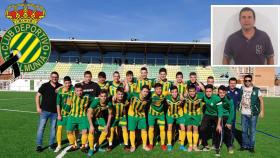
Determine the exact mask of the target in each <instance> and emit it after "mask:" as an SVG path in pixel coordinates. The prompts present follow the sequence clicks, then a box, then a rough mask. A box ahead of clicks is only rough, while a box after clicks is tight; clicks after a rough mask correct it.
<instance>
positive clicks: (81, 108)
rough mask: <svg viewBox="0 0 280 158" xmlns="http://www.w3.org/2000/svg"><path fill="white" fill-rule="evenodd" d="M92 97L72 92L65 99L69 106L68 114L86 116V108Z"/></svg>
mask: <svg viewBox="0 0 280 158" xmlns="http://www.w3.org/2000/svg"><path fill="white" fill-rule="evenodd" d="M91 100H92V97H90V96H89V94H84V95H82V96H81V97H79V96H77V95H76V94H75V92H72V94H71V96H70V97H68V99H67V105H68V106H71V110H70V114H69V116H73V117H84V116H86V109H87V108H88V106H89V103H90V102H91Z"/></svg>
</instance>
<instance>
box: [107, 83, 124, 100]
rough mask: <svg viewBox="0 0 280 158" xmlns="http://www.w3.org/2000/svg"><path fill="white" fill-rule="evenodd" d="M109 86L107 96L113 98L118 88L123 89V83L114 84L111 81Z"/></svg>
mask: <svg viewBox="0 0 280 158" xmlns="http://www.w3.org/2000/svg"><path fill="white" fill-rule="evenodd" d="M109 85H110V86H109V96H114V95H115V94H116V91H117V88H118V87H124V85H123V83H121V82H120V83H116V82H114V81H111V82H110V84H109Z"/></svg>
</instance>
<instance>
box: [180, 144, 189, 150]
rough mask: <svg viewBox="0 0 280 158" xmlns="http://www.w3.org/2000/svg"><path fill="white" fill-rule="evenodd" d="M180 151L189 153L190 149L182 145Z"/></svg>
mask: <svg viewBox="0 0 280 158" xmlns="http://www.w3.org/2000/svg"><path fill="white" fill-rule="evenodd" d="M179 149H180V150H182V151H188V149H187V148H186V147H185V146H184V145H180V148H179Z"/></svg>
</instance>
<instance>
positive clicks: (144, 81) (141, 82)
mask: <svg viewBox="0 0 280 158" xmlns="http://www.w3.org/2000/svg"><path fill="white" fill-rule="evenodd" d="M144 85H148V86H149V89H150V90H151V88H152V86H153V80H151V79H148V78H146V79H138V80H137V82H136V92H137V93H139V92H140V91H141V89H142V87H143V86H144Z"/></svg>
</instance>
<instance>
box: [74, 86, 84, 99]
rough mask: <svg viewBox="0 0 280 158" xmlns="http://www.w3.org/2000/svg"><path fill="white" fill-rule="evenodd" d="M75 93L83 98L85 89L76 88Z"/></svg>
mask: <svg viewBox="0 0 280 158" xmlns="http://www.w3.org/2000/svg"><path fill="white" fill-rule="evenodd" d="M75 93H76V95H77V96H79V97H80V96H82V95H83V88H75Z"/></svg>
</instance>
